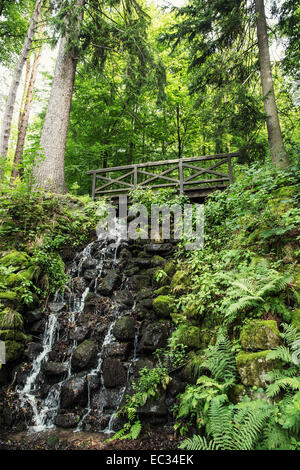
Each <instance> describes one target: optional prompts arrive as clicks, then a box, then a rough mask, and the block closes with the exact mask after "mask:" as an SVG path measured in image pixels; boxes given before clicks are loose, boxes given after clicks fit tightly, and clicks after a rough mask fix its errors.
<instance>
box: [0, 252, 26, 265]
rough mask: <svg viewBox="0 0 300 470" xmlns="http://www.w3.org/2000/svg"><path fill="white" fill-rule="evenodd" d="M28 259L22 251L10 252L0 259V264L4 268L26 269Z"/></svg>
mask: <svg viewBox="0 0 300 470" xmlns="http://www.w3.org/2000/svg"><path fill="white" fill-rule="evenodd" d="M29 263H30V257H29V256H28V254H27V253H25V252H24V251H11V252H10V253H8V254H7V255H5V256H3V258H1V259H0V264H1V265H2V266H5V267H9V266H13V267H27V266H28V264H29Z"/></svg>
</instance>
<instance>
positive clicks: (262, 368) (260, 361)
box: [236, 350, 280, 387]
mask: <svg viewBox="0 0 300 470" xmlns="http://www.w3.org/2000/svg"><path fill="white" fill-rule="evenodd" d="M269 352H270V350H266V351H259V352H255V353H247V352H243V351H242V352H240V353H239V354H238V355H237V356H236V365H237V369H238V372H239V375H240V377H241V381H242V384H243V385H245V386H246V387H254V386H256V387H266V386H267V379H266V375H267V373H268V372H270V371H271V370H272V369H278V368H279V367H280V362H279V361H277V360H270V361H268V360H267V359H266V357H267V355H268V354H269Z"/></svg>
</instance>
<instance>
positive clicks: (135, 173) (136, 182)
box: [133, 165, 138, 189]
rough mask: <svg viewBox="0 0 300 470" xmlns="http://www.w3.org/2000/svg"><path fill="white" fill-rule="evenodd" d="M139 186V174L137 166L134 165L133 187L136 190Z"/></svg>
mask: <svg viewBox="0 0 300 470" xmlns="http://www.w3.org/2000/svg"><path fill="white" fill-rule="evenodd" d="M137 184H138V172H137V165H134V178H133V185H134V189H136V187H137Z"/></svg>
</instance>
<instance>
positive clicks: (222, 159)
mask: <svg viewBox="0 0 300 470" xmlns="http://www.w3.org/2000/svg"><path fill="white" fill-rule="evenodd" d="M238 155H239V153H238V152H233V153H220V154H217V155H204V156H201V157H187V158H176V159H172V160H159V161H153V162H145V163H134V164H131V165H122V166H114V167H109V168H99V169H97V170H89V171H88V172H87V174H89V175H93V185H92V197H93V198H94V197H95V195H96V194H99V195H100V194H112V193H118V192H119V193H124V192H126V191H127V192H128V191H129V190H130V189H135V188H137V187H139V188H142V189H143V188H151V189H152V188H167V187H176V186H177V187H178V189H179V192H180V194H183V193H184V192H185V193H186V192H188V191H194V188H191V187H190V186H191V185H198V186H199V188H198V189H199V190H202V191H204V190H209V189H210V188H211V190H214V189H216V188H224V187H226V184H224V183H226V182H229V184H231V183H232V182H233V175H232V165H231V158H233V157H237V156H238ZM209 160H219V161H218V162H217V163H215V164H214V165H213V164H212V165H210V166H208V167H207V168H205V167H200V166H196V164H197V163H198V162H204V161H209ZM188 163H189V164H188ZM191 163H193V164H191ZM226 163H227V165H228V174H225V173H223V172H222V173H221V172H220V171H215V169H216V168H218V167H220V166H221V165H224V164H226ZM166 165H169V166H171V168H169V169H166V170H163V171H162V170H159V171H160V173H155V172H153V171H154V170H152V171H151V170H148V168H152V167H159V166H166ZM146 169H147V171H146ZM185 169H189V170H190V171H194V174H188V175H187V177H186V178H185V177H184V170H185ZM122 171H127V172H126V173H125V174H123V175H122V174H121V175H120V173H119V176H117V177H114V176H112V177H109V176H106V174H107V173H110V172H122ZM176 171H178V177H176V176H173V172H176ZM205 173H207V174H208V175H210V176H212V178H211V179H203V180H199V179H195V178H197V177H199V176H200V175H202V174H205ZM103 174H104V175H103ZM102 175H103V176H102ZM167 175H168V176H167ZM139 176H146V178H147V177H148V178H147V179H145V180H142V181H140V182H139V181H138V180H139ZM213 176H215V178H213ZM128 177H129V181H125V179H126V178H128ZM100 179H101V180H102V186H100V187H98V188H97V187H96V186H97V180H100ZM155 180H163V181H164V182H161V181H158V182H157V181H156V183H158V184H151V185H150V184H149V183H152V182H154V181H155ZM212 183H218V185H217V186H216V185H212ZM115 184H116V185H118V186H123V187H119V188H117V189H108V188H109V186H112V185H115ZM203 184H209V185H210V186H206V187H200V185H203ZM124 186H125V187H124ZM195 189H196V190H197V188H195Z"/></svg>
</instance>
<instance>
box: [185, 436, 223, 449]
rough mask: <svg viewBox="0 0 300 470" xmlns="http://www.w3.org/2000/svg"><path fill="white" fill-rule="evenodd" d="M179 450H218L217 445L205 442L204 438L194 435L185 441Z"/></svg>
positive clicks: (212, 442)
mask: <svg viewBox="0 0 300 470" xmlns="http://www.w3.org/2000/svg"><path fill="white" fill-rule="evenodd" d="M179 449H187V450H218V449H219V447H218V445H217V444H216V443H215V442H214V441H213V440H210V441H207V439H206V438H205V437H202V436H198V435H194V436H193V437H191V438H189V439H185V441H183V442H182V443H181V444H180V446H179Z"/></svg>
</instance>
